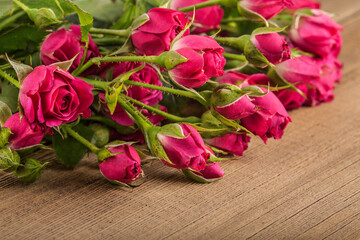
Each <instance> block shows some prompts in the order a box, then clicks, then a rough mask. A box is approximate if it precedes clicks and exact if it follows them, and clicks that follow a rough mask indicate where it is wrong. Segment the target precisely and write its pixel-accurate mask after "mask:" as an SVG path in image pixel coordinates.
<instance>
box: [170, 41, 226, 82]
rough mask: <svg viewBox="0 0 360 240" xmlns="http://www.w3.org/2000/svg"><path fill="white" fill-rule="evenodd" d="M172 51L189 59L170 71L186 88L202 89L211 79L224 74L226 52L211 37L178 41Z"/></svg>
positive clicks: (173, 77) (175, 79) (174, 78)
mask: <svg viewBox="0 0 360 240" xmlns="http://www.w3.org/2000/svg"><path fill="white" fill-rule="evenodd" d="M172 50H174V51H176V52H178V53H180V54H181V55H183V56H184V57H186V58H188V61H187V62H185V63H181V64H179V65H177V66H176V67H175V68H173V69H171V70H170V71H169V74H170V76H171V78H172V79H173V80H174V81H176V82H177V83H179V84H180V85H182V86H184V87H188V88H198V87H201V86H202V85H204V84H205V83H206V81H207V80H209V79H210V78H212V77H219V76H222V75H223V73H224V66H225V62H226V60H225V58H224V57H223V55H222V54H223V53H224V52H225V51H224V49H223V48H222V47H221V46H220V45H219V44H218V43H217V42H216V41H215V40H214V39H213V38H211V37H207V36H198V35H189V36H186V37H183V38H181V39H180V40H178V41H177V42H176V43H175V44H174V46H173V49H172Z"/></svg>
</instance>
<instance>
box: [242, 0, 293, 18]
mask: <svg viewBox="0 0 360 240" xmlns="http://www.w3.org/2000/svg"><path fill="white" fill-rule="evenodd" d="M291 5H292V0H242V1H241V2H240V6H241V7H243V8H245V9H247V10H250V11H252V12H255V13H258V14H260V15H261V16H263V17H264V18H265V19H266V20H269V19H271V18H273V17H274V16H276V15H277V14H278V13H280V12H281V11H282V10H283V9H284V8H285V7H288V6H291Z"/></svg>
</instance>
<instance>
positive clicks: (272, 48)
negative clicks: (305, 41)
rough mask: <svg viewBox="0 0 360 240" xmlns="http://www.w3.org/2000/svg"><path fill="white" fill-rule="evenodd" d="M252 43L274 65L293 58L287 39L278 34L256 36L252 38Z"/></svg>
mask: <svg viewBox="0 0 360 240" xmlns="http://www.w3.org/2000/svg"><path fill="white" fill-rule="evenodd" d="M251 42H252V43H253V44H254V45H255V47H256V48H257V49H258V50H259V51H260V52H261V53H262V54H264V56H265V57H266V59H267V60H268V61H269V62H271V63H272V64H278V63H280V62H283V61H286V60H288V59H290V58H291V51H290V48H289V46H288V44H287V42H286V41H285V38H284V37H282V36H280V35H279V34H278V33H268V34H259V35H255V36H253V37H252V38H251Z"/></svg>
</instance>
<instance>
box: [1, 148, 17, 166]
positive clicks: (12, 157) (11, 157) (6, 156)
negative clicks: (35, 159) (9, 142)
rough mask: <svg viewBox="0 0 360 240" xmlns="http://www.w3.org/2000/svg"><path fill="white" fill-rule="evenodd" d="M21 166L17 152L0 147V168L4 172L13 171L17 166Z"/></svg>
mask: <svg viewBox="0 0 360 240" xmlns="http://www.w3.org/2000/svg"><path fill="white" fill-rule="evenodd" d="M20 166H21V163H20V156H19V154H18V153H17V152H16V151H15V150H13V149H11V148H9V147H5V148H1V149H0V169H1V170H4V171H5V172H12V171H15V170H16V169H17V168H18V167H20Z"/></svg>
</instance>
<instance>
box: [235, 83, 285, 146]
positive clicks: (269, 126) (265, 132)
mask: <svg viewBox="0 0 360 240" xmlns="http://www.w3.org/2000/svg"><path fill="white" fill-rule="evenodd" d="M262 90H263V92H264V93H265V92H268V93H267V94H266V95H265V96H262V97H252V100H253V103H254V104H255V105H256V106H257V109H258V110H257V111H256V113H254V114H252V115H250V116H248V117H245V118H243V119H241V125H243V126H244V127H245V128H246V129H248V130H249V131H250V132H252V133H254V134H255V135H258V136H260V137H261V139H262V140H263V141H264V142H265V143H266V140H267V139H268V138H274V139H280V138H281V137H282V135H283V134H284V129H285V128H286V126H287V125H288V123H289V122H291V118H290V116H289V114H288V113H287V111H286V110H285V107H284V105H283V104H282V103H281V102H280V100H279V99H278V98H277V97H276V95H275V94H273V93H272V92H270V91H267V89H265V88H262Z"/></svg>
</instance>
